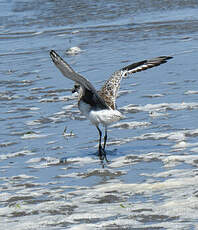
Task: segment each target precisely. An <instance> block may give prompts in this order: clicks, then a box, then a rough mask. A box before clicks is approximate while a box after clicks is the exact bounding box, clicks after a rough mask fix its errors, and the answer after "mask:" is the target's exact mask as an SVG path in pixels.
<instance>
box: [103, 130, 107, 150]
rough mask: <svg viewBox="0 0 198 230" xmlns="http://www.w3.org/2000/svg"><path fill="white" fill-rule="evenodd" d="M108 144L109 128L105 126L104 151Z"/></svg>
mask: <svg viewBox="0 0 198 230" xmlns="http://www.w3.org/2000/svg"><path fill="white" fill-rule="evenodd" d="M106 143H107V127H106V126H105V135H104V146H103V149H104V150H105V146H106Z"/></svg>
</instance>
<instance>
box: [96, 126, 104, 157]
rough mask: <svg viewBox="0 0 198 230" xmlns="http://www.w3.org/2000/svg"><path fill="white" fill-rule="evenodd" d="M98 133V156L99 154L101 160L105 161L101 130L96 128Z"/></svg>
mask: <svg viewBox="0 0 198 230" xmlns="http://www.w3.org/2000/svg"><path fill="white" fill-rule="evenodd" d="M96 128H97V130H98V132H99V146H98V154H99V157H100V160H103V149H102V145H101V140H102V132H101V130H100V129H99V127H98V126H96Z"/></svg>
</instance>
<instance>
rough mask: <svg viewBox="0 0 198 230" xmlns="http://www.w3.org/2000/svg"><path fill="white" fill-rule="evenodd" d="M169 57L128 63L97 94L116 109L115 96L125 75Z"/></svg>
mask: <svg viewBox="0 0 198 230" xmlns="http://www.w3.org/2000/svg"><path fill="white" fill-rule="evenodd" d="M171 58H172V57H169V56H161V57H157V58H153V59H150V60H144V61H140V62H136V63H133V64H130V65H128V66H126V67H124V68H122V69H120V70H118V71H116V72H115V73H113V75H112V76H111V77H110V78H109V79H108V80H107V81H106V82H105V84H104V86H103V87H102V88H101V90H100V91H99V92H98V94H99V95H100V96H101V97H102V98H103V99H104V100H105V102H106V104H107V105H108V106H109V107H110V108H112V109H116V97H117V93H118V90H119V88H120V82H121V80H122V78H123V77H126V76H127V75H128V74H132V73H136V72H140V71H143V70H146V69H150V68H153V67H155V66H158V65H161V64H164V63H166V62H167V60H168V59H171Z"/></svg>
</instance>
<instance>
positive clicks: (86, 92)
mask: <svg viewBox="0 0 198 230" xmlns="http://www.w3.org/2000/svg"><path fill="white" fill-rule="evenodd" d="M50 56H51V58H52V61H53V62H54V64H55V65H56V67H57V68H58V69H59V70H60V71H61V73H62V74H63V75H64V76H65V77H67V78H69V79H71V80H72V81H75V82H76V83H77V84H79V85H80V86H81V87H82V89H83V95H82V97H84V98H85V100H86V102H87V103H88V104H90V105H92V106H96V107H99V108H100V109H108V108H109V107H108V106H107V105H106V103H105V101H104V100H103V98H101V97H100V95H98V93H97V91H96V90H95V88H94V87H93V85H92V84H91V83H90V82H89V81H88V80H87V79H86V78H84V77H83V76H81V75H80V74H78V73H76V72H75V71H74V70H73V69H72V68H71V66H70V65H69V64H67V63H66V62H65V61H64V60H63V59H62V58H61V57H60V56H59V55H58V54H57V53H56V52H55V51H54V50H51V51H50Z"/></svg>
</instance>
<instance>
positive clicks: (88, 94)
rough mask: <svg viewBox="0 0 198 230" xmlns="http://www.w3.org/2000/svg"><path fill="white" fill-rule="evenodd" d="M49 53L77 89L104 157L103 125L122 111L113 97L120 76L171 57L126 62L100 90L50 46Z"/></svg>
mask: <svg viewBox="0 0 198 230" xmlns="http://www.w3.org/2000/svg"><path fill="white" fill-rule="evenodd" d="M50 56H51V58H52V60H53V62H54V64H55V65H56V67H57V68H58V69H59V70H60V71H61V72H62V74H63V75H64V76H65V77H67V78H69V79H71V80H72V81H74V82H75V83H76V88H75V89H74V90H77V89H78V93H79V94H78V107H79V110H80V111H81V112H82V114H83V115H85V116H86V117H87V118H88V119H89V120H90V121H91V123H92V124H94V125H95V126H96V128H97V130H98V132H99V149H98V151H99V157H100V159H103V158H105V159H106V153H105V146H106V141H107V126H108V125H109V124H111V123H113V122H116V121H119V120H120V119H121V118H122V117H123V115H122V114H121V113H120V112H119V111H118V110H117V109H116V97H117V93H118V90H119V88H120V82H121V80H122V78H124V77H126V76H127V75H128V74H132V73H136V72H139V71H143V70H146V69H149V68H152V67H155V66H158V65H161V64H164V63H166V62H167V60H168V59H171V58H172V57H168V56H161V57H157V58H154V59H151V60H144V61H141V62H137V63H133V64H131V65H128V66H126V67H124V68H122V69H120V70H119V71H116V72H115V73H113V75H112V76H111V77H110V78H109V79H108V80H107V81H106V82H105V84H104V86H103V87H102V88H101V90H100V91H96V89H95V88H94V86H93V85H92V84H91V83H90V82H89V81H88V80H87V79H86V78H85V77H83V76H81V75H80V74H78V73H76V72H75V71H74V70H73V69H72V68H71V67H70V66H69V65H68V64H67V63H66V62H65V61H64V60H63V59H62V58H61V57H60V56H59V55H58V54H57V53H56V52H55V51H53V50H51V52H50ZM99 124H102V125H104V127H105V135H104V145H103V146H102V144H101V142H102V132H101V130H100V128H99Z"/></svg>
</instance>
